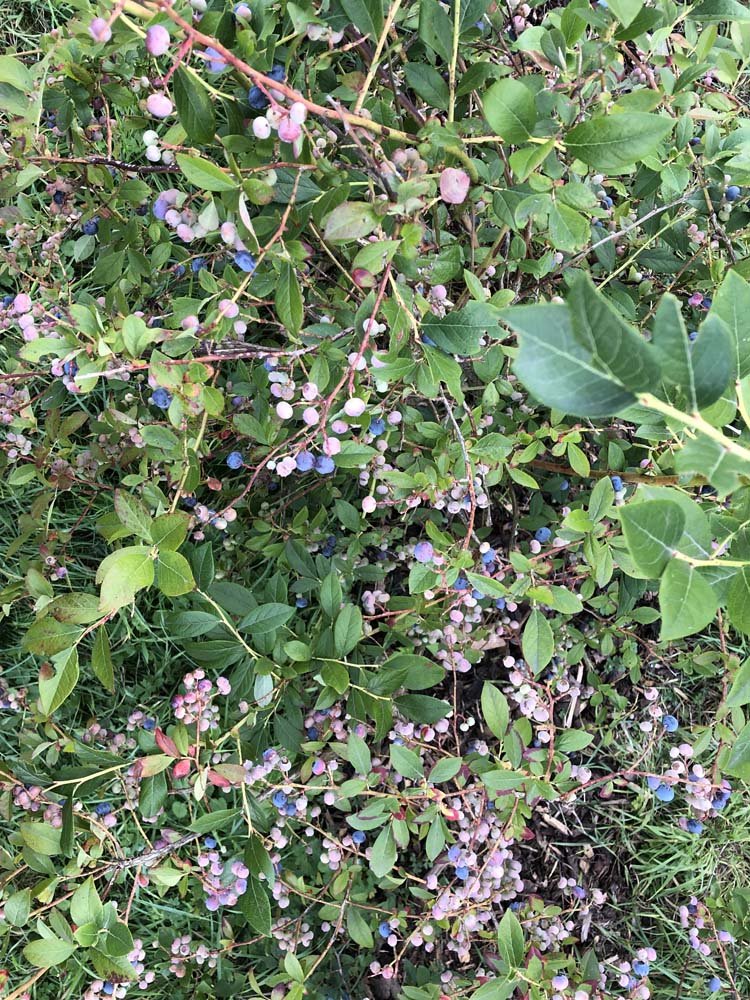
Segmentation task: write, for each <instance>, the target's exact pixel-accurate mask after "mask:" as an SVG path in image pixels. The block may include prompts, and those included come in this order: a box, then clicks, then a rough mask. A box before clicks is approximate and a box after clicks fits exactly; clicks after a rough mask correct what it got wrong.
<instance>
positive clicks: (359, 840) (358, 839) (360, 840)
mask: <svg viewBox="0 0 750 1000" xmlns="http://www.w3.org/2000/svg"><path fill="white" fill-rule="evenodd" d="M352 840H353V841H354V843H355V844H364V842H365V841H366V840H367V834H366V833H365V832H364V830H355V831H354V833H353V834H352Z"/></svg>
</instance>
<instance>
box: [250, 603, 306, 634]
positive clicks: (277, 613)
mask: <svg viewBox="0 0 750 1000" xmlns="http://www.w3.org/2000/svg"><path fill="white" fill-rule="evenodd" d="M293 614H294V608H290V607H289V605H288V604H276V603H272V604H260V605H258V607H257V608H253V609H252V611H250V612H249V613H248V614H247V615H245V617H244V618H243V619H242V621H241V622H240V628H241V629H242V630H243V631H246V632H250V633H252V635H254V636H261V635H268V634H269V633H271V632H276V631H277V630H278V629H280V628H282V627H283V626H284V625H286V623H287V622H288V621H289V619H290V618H291V617H292V616H293Z"/></svg>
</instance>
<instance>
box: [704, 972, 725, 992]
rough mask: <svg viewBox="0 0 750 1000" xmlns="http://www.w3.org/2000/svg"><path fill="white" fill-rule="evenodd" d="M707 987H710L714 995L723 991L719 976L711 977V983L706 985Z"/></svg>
mask: <svg viewBox="0 0 750 1000" xmlns="http://www.w3.org/2000/svg"><path fill="white" fill-rule="evenodd" d="M706 986H708V988H709V990H710V991H711V992H712V993H718V992H719V990H720V989H721V980H720V979H719V977H718V976H711V978H710V979H709V981H708V982H707V983H706Z"/></svg>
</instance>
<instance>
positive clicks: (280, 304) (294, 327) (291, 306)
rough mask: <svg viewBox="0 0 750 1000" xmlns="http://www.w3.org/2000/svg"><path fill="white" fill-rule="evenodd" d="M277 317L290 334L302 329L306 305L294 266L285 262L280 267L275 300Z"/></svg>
mask: <svg viewBox="0 0 750 1000" xmlns="http://www.w3.org/2000/svg"><path fill="white" fill-rule="evenodd" d="M274 304H275V307H276V315H277V316H278V317H279V319H280V320H281V323H282V325H283V326H284V327H285V328H286V329H287V331H288V332H289V333H292V334H297V333H299V331H300V329H301V328H302V321H303V319H304V303H303V300H302V290H301V289H300V286H299V281H298V280H297V274H296V272H295V270H294V268H293V267H292V265H291V264H290V263H289V262H288V261H286V260H283V261H282V262H281V264H280V266H279V281H278V284H277V286H276V296H275V299H274Z"/></svg>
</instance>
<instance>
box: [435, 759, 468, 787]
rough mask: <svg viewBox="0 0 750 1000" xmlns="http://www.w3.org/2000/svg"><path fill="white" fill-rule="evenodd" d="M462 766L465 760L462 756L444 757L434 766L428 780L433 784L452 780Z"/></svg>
mask: <svg viewBox="0 0 750 1000" xmlns="http://www.w3.org/2000/svg"><path fill="white" fill-rule="evenodd" d="M462 766H463V760H462V759H461V758H460V757H443V758H442V759H441V760H439V761H438V762H437V764H436V765H435V766H434V767H433V768H432V770H431V771H430V773H429V775H428V776H427V780H428V781H429V782H430V784H432V785H439V784H440V783H441V782H443V781H450V780H451V778H455V777H456V775H457V774H458V772H459V771H460V770H461V767H462Z"/></svg>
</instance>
